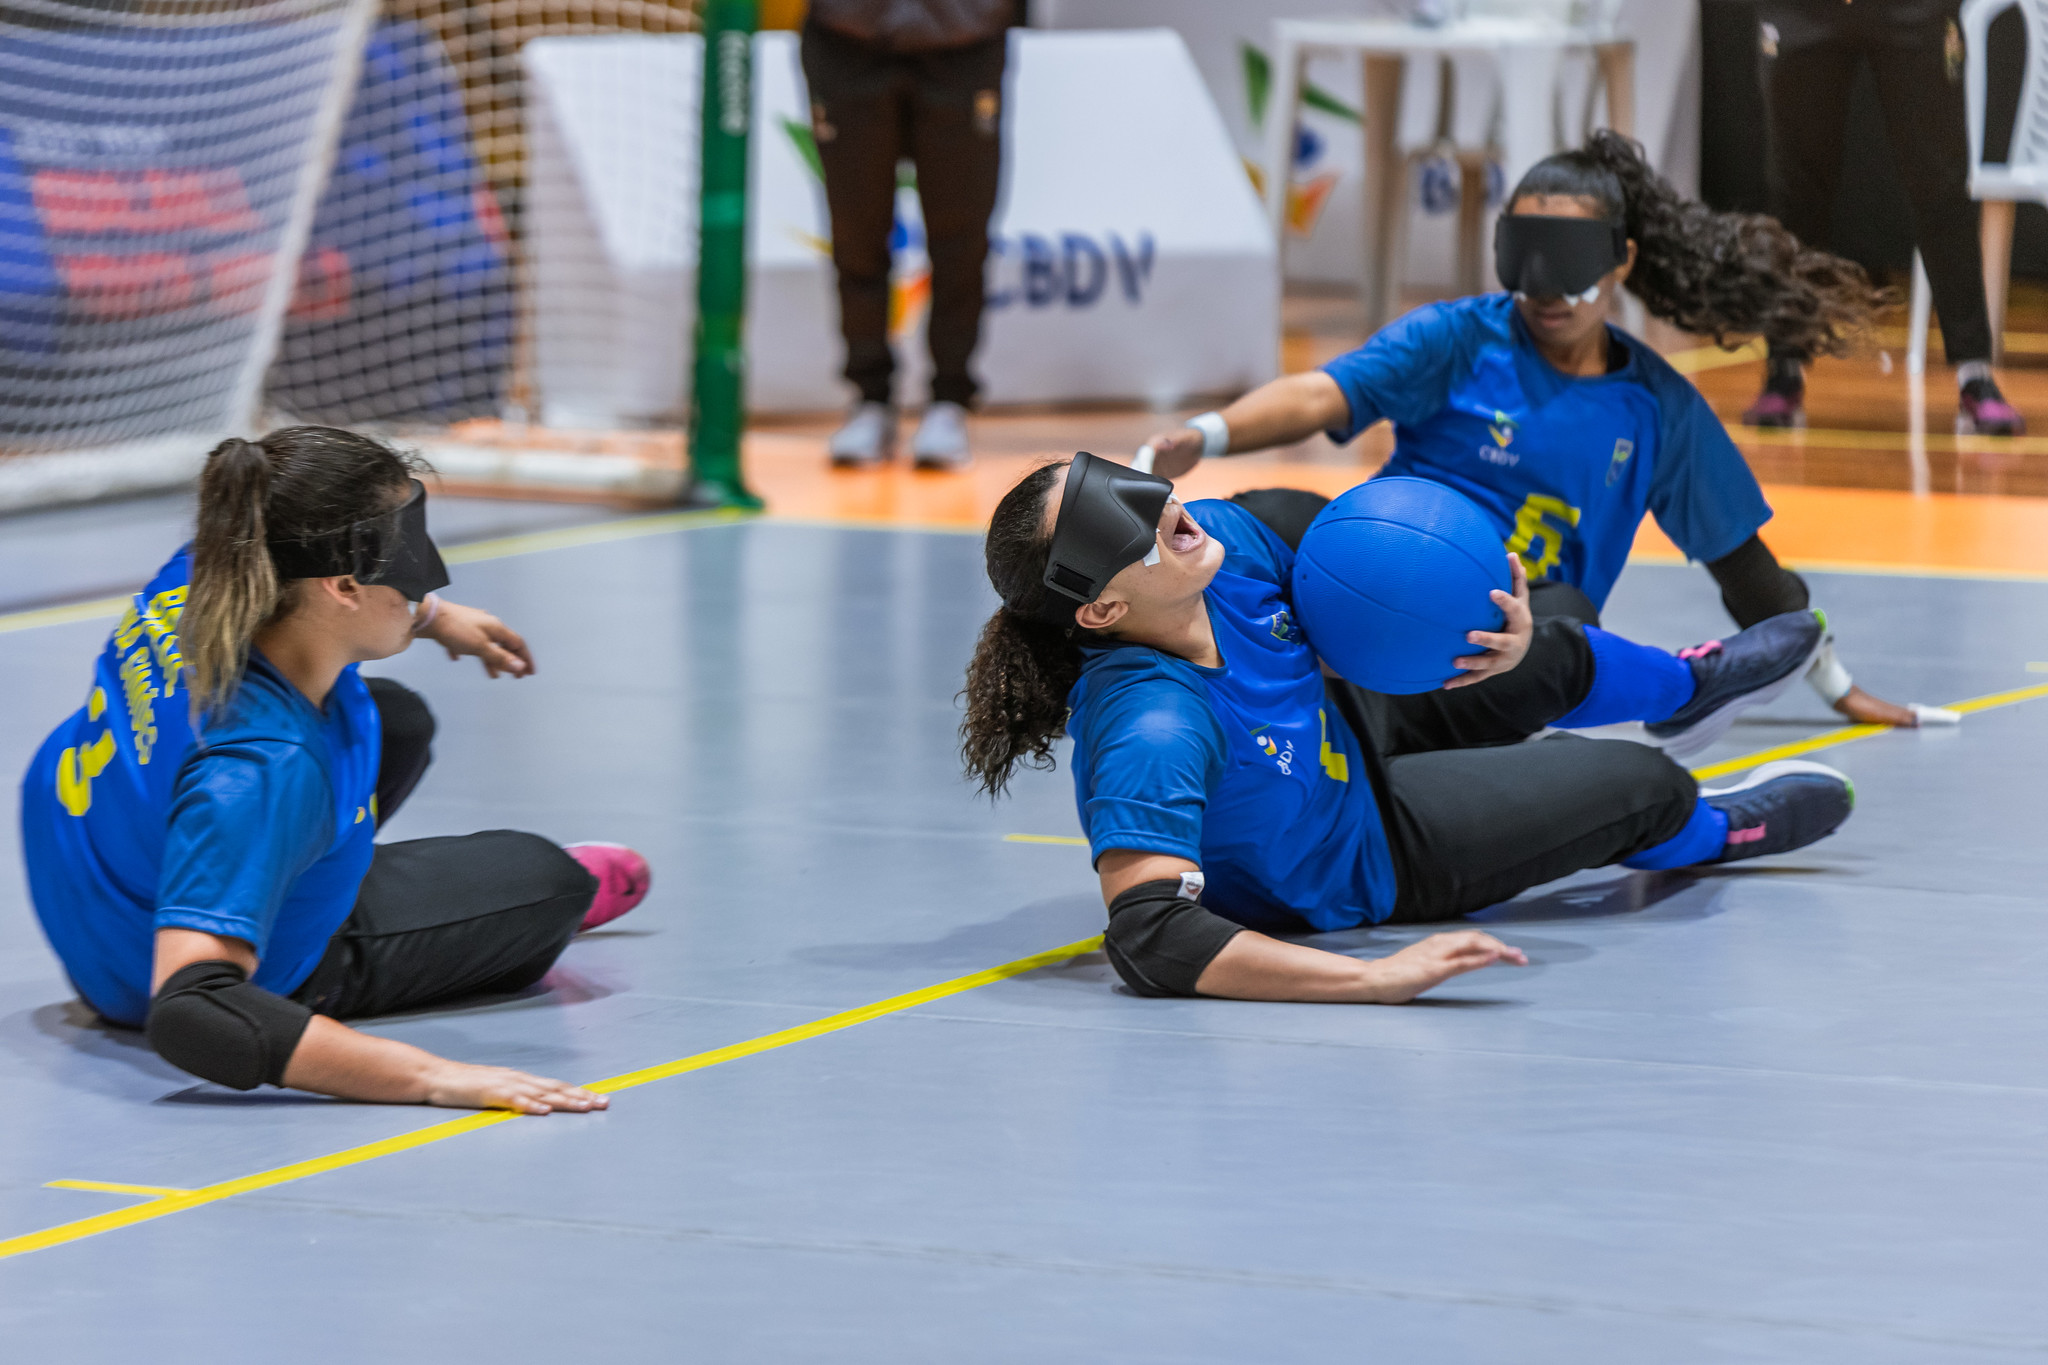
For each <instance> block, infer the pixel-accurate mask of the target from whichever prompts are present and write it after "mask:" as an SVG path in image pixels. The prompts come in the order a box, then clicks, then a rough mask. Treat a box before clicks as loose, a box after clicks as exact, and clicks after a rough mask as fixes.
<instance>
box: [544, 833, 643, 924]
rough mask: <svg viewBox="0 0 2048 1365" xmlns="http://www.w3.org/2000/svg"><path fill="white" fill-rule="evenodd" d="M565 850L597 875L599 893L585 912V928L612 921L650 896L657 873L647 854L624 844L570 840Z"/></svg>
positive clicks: (590, 872) (594, 875) (592, 874)
mask: <svg viewBox="0 0 2048 1365" xmlns="http://www.w3.org/2000/svg"><path fill="white" fill-rule="evenodd" d="M563 852H565V853H567V854H568V855H569V856H570V857H571V858H574V859H575V860H576V861H577V862H579V863H581V864H583V870H584V871H585V872H588V873H589V874H590V875H591V876H593V877H595V878H597V894H596V895H595V896H593V897H592V898H591V901H590V911H589V913H587V914H586V915H584V916H583V928H584V929H595V928H596V927H597V926H598V925H600V924H610V923H611V922H612V921H613V920H615V919H617V918H618V917H619V916H620V915H623V914H625V913H626V912H627V911H628V910H631V909H632V908H633V907H634V906H636V905H638V904H639V903H640V902H641V901H643V900H645V899H646V898H647V888H648V886H649V885H651V884H652V883H653V881H654V873H653V872H652V871H650V870H649V868H648V866H647V860H646V859H645V858H643V857H641V856H640V855H639V854H637V853H635V852H634V851H633V850H632V849H630V848H627V847H626V846H625V845H624V844H569V845H568V846H566V847H565V848H564V849H563ZM577 932H579V933H581V932H582V930H578V931H577Z"/></svg>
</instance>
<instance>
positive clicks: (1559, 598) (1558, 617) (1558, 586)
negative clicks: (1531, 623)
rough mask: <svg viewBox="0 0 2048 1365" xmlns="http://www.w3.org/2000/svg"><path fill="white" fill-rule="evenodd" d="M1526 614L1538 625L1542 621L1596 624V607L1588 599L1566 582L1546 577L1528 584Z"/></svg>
mask: <svg viewBox="0 0 2048 1365" xmlns="http://www.w3.org/2000/svg"><path fill="white" fill-rule="evenodd" d="M1529 615H1530V616H1531V617H1532V618H1533V619H1534V620H1535V622H1536V624H1537V625H1539V626H1540V625H1542V624H1543V623H1544V622H1545V621H1576V622H1578V623H1579V624H1580V625H1582V626H1597V625H1599V624H1600V608H1598V607H1596V606H1594V605H1593V599H1592V598H1590V597H1588V596H1586V594H1585V593H1583V592H1581V591H1579V590H1578V589H1577V588H1575V587H1573V586H1572V585H1571V584H1569V583H1564V582H1560V581H1558V580H1556V579H1550V578H1546V579H1543V580H1542V581H1540V582H1536V583H1531V584H1530V585H1529Z"/></svg>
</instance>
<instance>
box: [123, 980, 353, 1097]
mask: <svg viewBox="0 0 2048 1365" xmlns="http://www.w3.org/2000/svg"><path fill="white" fill-rule="evenodd" d="M312 1018H313V1012H312V1011H311V1010H309V1009H307V1008H306V1007H305V1006H304V1005H302V1004H300V1003H299V1002H298V1001H296V1000H287V999H285V998H284V997H283V996H281V995H276V994H273V993H272V992H270V991H266V990H264V989H263V988H262V987H261V986H252V985H250V984H249V974H248V973H247V972H245V971H243V970H242V969H241V968H240V967H238V966H236V965H235V964H234V963H232V962H223V961H211V962H195V963H193V964H192V965H191V966H189V967H181V968H179V969H178V970H177V971H175V972H173V973H172V974H171V977H170V979H169V980H167V981H165V982H164V984H163V989H162V990H160V991H158V992H157V993H156V998H155V999H153V1000H151V1001H150V1002H149V1022H148V1023H147V1025H145V1028H146V1030H147V1032H148V1036H149V1043H150V1046H151V1047H153V1048H155V1049H156V1052H157V1055H158V1056H159V1057H162V1058H163V1059H164V1060H165V1061H167V1062H169V1063H170V1064H171V1065H172V1066H175V1067H177V1068H178V1069H179V1070H180V1071H189V1072H190V1073H192V1074H193V1075H194V1076H197V1077H199V1079H201V1080H203V1081H212V1082H213V1083H214V1084H215V1085H225V1086H228V1087H230V1088H232V1089H235V1090H254V1089H255V1088H256V1087H257V1086H259V1085H265V1084H268V1085H283V1084H284V1070H285V1066H286V1065H287V1064H288V1063H289V1062H290V1061H291V1059H292V1053H293V1052H294V1051H295V1050H296V1049H297V1048H298V1046H299V1039H300V1038H301V1037H302V1036H304V1034H305V1032H306V1025H307V1024H308V1023H309V1022H311V1020H312Z"/></svg>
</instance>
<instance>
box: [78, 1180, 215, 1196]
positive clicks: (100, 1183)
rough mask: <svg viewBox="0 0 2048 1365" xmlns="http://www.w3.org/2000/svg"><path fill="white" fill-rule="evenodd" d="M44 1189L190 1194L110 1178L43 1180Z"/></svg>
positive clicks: (181, 1190)
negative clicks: (120, 1181)
mask: <svg viewBox="0 0 2048 1365" xmlns="http://www.w3.org/2000/svg"><path fill="white" fill-rule="evenodd" d="M43 1188H44V1189H46V1190H92V1191H95V1192H96V1193H99V1194H149V1195H166V1194H190V1193H192V1191H190V1190H187V1189H180V1188H178V1187H177V1186H174V1185H121V1184H116V1183H115V1182H114V1181H111V1180H45V1181H44V1182H43Z"/></svg>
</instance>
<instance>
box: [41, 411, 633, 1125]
mask: <svg viewBox="0 0 2048 1365" xmlns="http://www.w3.org/2000/svg"><path fill="white" fill-rule="evenodd" d="M425 498H426V490H425V488H424V487H423V486H422V485H421V484H420V483H419V482H418V480H416V479H414V478H413V477H412V466H411V464H409V463H408V461H407V459H406V458H405V457H404V456H401V455H400V454H398V453H397V452H395V451H393V450H391V449H390V448H389V447H387V446H384V445H383V444H381V443H379V442H377V441H373V440H370V439H369V438H367V437H363V436H357V435H354V434H352V433H349V432H346V431H338V430H334V429H332V428H326V427H293V428H288V429H286V430H282V431H277V432H273V433H271V434H270V435H269V436H267V437H265V438H264V439H263V440H261V441H240V440H230V441H226V442H223V443H222V444H221V445H220V446H219V447H218V448H217V449H215V450H214V451H213V453H212V454H211V455H210V456H209V457H208V459H207V463H206V469H205V473H204V474H203V475H202V477H201V482H200V491H199V516H198V529H197V533H196V534H195V536H194V538H193V540H192V543H191V544H190V545H189V546H187V547H185V548H183V549H181V550H179V551H178V553H177V554H175V555H174V556H172V558H171V560H170V562H169V563H167V564H166V565H165V566H164V567H163V568H162V569H161V570H160V571H159V572H158V574H157V576H156V578H155V580H154V581H153V582H151V583H150V585H149V586H148V587H147V588H145V589H144V590H143V591H142V592H141V593H140V594H138V595H137V596H136V598H135V600H134V603H133V604H132V605H131V606H130V607H129V609H128V611H127V612H126V613H125V614H124V615H123V616H122V618H121V620H120V621H119V623H118V624H116V626H115V628H114V631H113V634H112V636H111V637H110V638H109V640H108V642H107V645H106V648H105V650H104V651H103V652H102V653H101V655H100V658H99V661H98V664H97V665H96V668H95V671H94V676H93V680H92V685H91V687H90V689H89V691H88V693H87V696H86V700H85V704H84V705H83V706H82V707H81V708H80V709H79V710H78V711H77V712H76V713H75V714H74V715H72V716H71V717H70V718H69V719H67V720H66V721H65V722H64V723H63V724H61V725H59V726H58V727H57V729H56V730H55V732H53V733H52V734H51V736H50V738H49V739H48V740H47V741H46V742H45V743H44V745H43V747H42V749H41V751H40V752H39V753H38V754H37V755H36V757H35V760H34V762H33V763H32V764H31V765H30V767H29V771H28V775H27V777H26V778H25V779H24V781H23V784H22V803H21V806H22V817H21V818H22V835H23V837H22V847H23V849H24V851H25V854H26V859H27V863H28V874H29V890H30V895H31V897H32V899H33V900H34V902H35V908H36V915H37V917H38V919H39V920H40V921H41V923H42V926H43V930H44V933H45V934H46V935H47V936H48V938H49V941H50V945H51V947H52V948H53V949H55V950H56V953H57V956H58V958H59V959H60V960H62V962H63V964H64V968H65V970H66V972H67V973H68V974H69V976H70V978H71V982H72V984H73V986H74V987H75V988H76V989H77V990H78V992H79V994H80V996H81V997H82V998H83V999H84V1000H85V1002H86V1003H87V1004H89V1005H91V1006H92V1007H93V1008H94V1009H95V1010H97V1011H98V1012H99V1013H100V1014H101V1015H102V1016H103V1017H104V1018H106V1019H107V1020H108V1021H110V1022H112V1023H114V1024H117V1025H125V1026H128V1027H132V1028H143V1029H146V1030H147V1033H148V1037H149V1040H150V1042H151V1043H152V1045H154V1046H155V1048H156V1050H157V1051H158V1053H160V1054H161V1055H162V1056H163V1057H164V1058H165V1059H166V1060H168V1061H170V1062H171V1063H173V1064H174V1065H176V1066H179V1067H181V1068H183V1069H184V1070H186V1071H188V1072H191V1073H192V1074H194V1075H196V1076H199V1077H201V1078H202V1079H205V1080H210V1081H214V1082H217V1083H219V1084H223V1085H229V1086H233V1087H235V1088H237V1089H249V1088H252V1087H254V1086H257V1085H262V1084H266V1083H267V1084H271V1085H285V1086H292V1087H294V1088H297V1089H301V1090H312V1091H318V1092H321V1093H324V1094H329V1095H338V1096H341V1097H344V1098H348V1099H357V1100H370V1101H383V1102H389V1103H400V1104H403V1103H426V1104H440V1105H450V1106H457V1107H480V1108H491V1107H497V1108H509V1109H516V1110H520V1111H523V1112H526V1113H546V1112H548V1111H549V1110H553V1109H564V1110H588V1109H596V1108H603V1107H604V1104H605V1101H604V1100H603V1098H602V1097H600V1096H597V1095H593V1094H590V1093H589V1092H587V1091H584V1090H581V1089H578V1088H577V1087H575V1086H570V1085H565V1084H563V1083H562V1082H559V1081H553V1080H548V1079H546V1078H544V1077H538V1076H529V1075H525V1074H523V1073H521V1072H517V1071H512V1070H508V1069H506V1068H503V1067H492V1066H473V1065H468V1064H464V1063H460V1062H453V1061H448V1060H446V1059H443V1058H440V1057H436V1056H433V1055H432V1054H429V1053H426V1052H423V1051H421V1050H419V1049H418V1048H414V1047H409V1046H407V1045H406V1044H404V1043H400V1042H397V1041H394V1040H391V1039H385V1038H375V1037H371V1036H368V1035H366V1034H362V1033H358V1032H356V1031H355V1030H353V1029H350V1028H347V1027H345V1026H344V1025H342V1024H340V1023H338V1022H337V1020H338V1019H341V1018H350V1017H360V1016H364V1015H372V1014H386V1013H391V1012H393V1011H397V1010H405V1009H417V1008H420V1007H423V1006H428V1005H433V1004H438V1003H441V1002H444V1001H448V1000H453V999H457V998H460V997H462V996H466V995H472V994H476V993H479V992H487V991H511V990H519V989H523V988H524V987H527V986H530V985H532V984H533V983H534V982H536V981H538V980H539V979H540V977H541V976H542V975H543V974H544V973H545V972H546V971H547V969H548V967H549V966H550V965H551V964H552V963H553V962H554V960H555V958H556V956H557V955H558V954H560V952H561V951H562V949H563V947H564V946H565V945H566V944H567V943H568V941H569V939H570V937H571V936H572V935H574V934H575V933H577V932H578V931H579V930H580V929H583V928H588V927H591V926H592V925H593V924H596V923H599V922H602V921H603V920H605V919H609V918H612V917H615V916H617V915H619V914H623V913H624V912H625V911H626V910H628V909H630V908H632V906H633V905H634V904H636V903H637V902H638V901H639V899H640V897H641V896H642V895H643V894H644V893H645V889H646V883H647V868H646V864H645V862H644V861H643V860H642V859H640V857H639V855H638V854H635V853H633V852H632V851H631V850H629V849H625V848H621V847H619V846H618V845H600V844H592V845H582V846H572V847H570V848H568V849H566V850H565V849H562V848H558V847H556V846H555V845H554V844H552V843H550V842H548V841H547V840H545V839H542V838H540V837H538V836H537V835H532V834H521V833H517V832H515V831H511V830H495V831H491V832H488V833H483V834H474V835H470V836H468V837H466V838H459V839H450V838H443V839H420V840H415V841H412V842H410V843H395V844H383V845H379V844H376V843H374V842H373V838H374V835H375V833H376V831H377V828H378V826H379V824H380V823H382V822H383V821H384V820H387V819H389V818H390V816H391V814H392V813H393V811H395V810H396V808H397V807H398V805H399V803H400V802H402V801H403V800H404V799H405V797H406V795H407V794H408V793H409V792H410V791H411V790H412V788H413V786H414V785H415V784H416V783H417V782H418V781H419V778H420V776H421V774H422V773H423V772H424V771H425V769H426V766H427V762H428V758H429V753H428V745H429V741H430V740H431V739H432V736H433V729H434V725H433V718H432V716H431V714H430V713H429V712H428V711H427V708H426V706H425V704H424V703H423V702H422V701H421V700H420V699H419V698H418V697H417V696H416V695H415V694H413V693H412V692H410V691H408V690H407V689H405V688H404V687H401V686H399V685H398V684H397V683H394V682H392V681H390V680H388V679H371V680H365V679H364V678H362V677H361V676H359V674H358V672H357V665H358V664H360V663H363V662H366V661H368V660H372V659H383V658H389V657H390V656H392V655H394V654H397V653H399V652H401V651H403V650H404V649H405V648H406V647H407V646H408V645H409V644H411V643H412V641H413V640H414V639H415V638H419V637H425V638H428V639H431V640H433V641H434V642H435V643H437V644H439V645H441V646H442V647H443V648H445V649H446V650H447V651H448V653H449V657H451V658H453V657H456V656H457V655H461V654H473V655H476V656H478V657H479V658H481V659H482V660H483V662H484V664H485V666H486V667H487V668H488V669H489V670H490V672H491V674H492V676H494V677H495V676H497V675H498V674H499V673H510V674H512V675H513V676H515V677H521V676H525V675H526V674H528V673H530V672H531V671H532V668H533V659H532V655H531V654H530V653H529V652H528V650H527V648H526V644H525V642H524V641H523V640H521V639H520V637H519V636H518V635H517V634H515V633H514V632H512V631H511V630H509V629H507V628H506V627H505V626H504V625H503V624H502V623H500V622H499V621H498V620H497V619H496V618H495V617H492V616H491V615H489V614H488V613H486V612H481V611H477V610H475V609H473V608H470V607H464V606H460V605H458V604H456V603H453V602H446V601H443V600H441V599H440V598H439V597H438V596H436V595H435V594H434V589H436V588H439V587H443V586H445V585H446V584H447V582H448V575H447V572H446V570H445V569H444V568H443V567H442V564H441V557H440V555H439V553H438V552H437V551H436V550H435V548H434V543H433V541H432V540H431V539H430V538H429V537H428V535H427V529H426V503H425Z"/></svg>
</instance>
